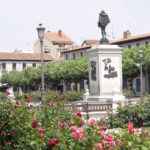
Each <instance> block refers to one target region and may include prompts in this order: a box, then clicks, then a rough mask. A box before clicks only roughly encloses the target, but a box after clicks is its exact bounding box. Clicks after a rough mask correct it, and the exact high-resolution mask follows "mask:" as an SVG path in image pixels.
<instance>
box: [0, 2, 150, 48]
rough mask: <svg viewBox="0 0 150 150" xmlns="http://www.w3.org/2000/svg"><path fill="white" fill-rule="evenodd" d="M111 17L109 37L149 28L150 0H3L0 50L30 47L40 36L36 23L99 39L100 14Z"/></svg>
mask: <svg viewBox="0 0 150 150" xmlns="http://www.w3.org/2000/svg"><path fill="white" fill-rule="evenodd" d="M102 9H103V10H105V11H106V12H107V13H108V15H109V16H110V18H111V23H110V24H109V25H108V27H107V31H108V35H109V37H110V38H113V37H114V38H119V37H121V36H122V32H123V31H125V30H128V29H129V30H130V31H131V32H132V33H133V34H141V33H146V32H150V16H149V15H150V0H0V21H1V23H0V50H3V51H4V50H14V49H23V50H31V49H32V45H33V42H34V40H36V39H37V33H36V27H37V25H38V24H39V23H41V22H42V23H43V24H44V26H45V27H46V29H47V30H50V31H57V30H59V29H61V30H62V31H64V32H65V33H66V34H67V35H68V36H69V37H70V38H71V39H72V40H73V41H74V42H76V43H81V42H82V41H83V40H85V39H99V35H100V30H99V29H98V27H97V22H98V14H99V12H100V11H101V10H102Z"/></svg>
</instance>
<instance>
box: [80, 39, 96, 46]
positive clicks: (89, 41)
mask: <svg viewBox="0 0 150 150" xmlns="http://www.w3.org/2000/svg"><path fill="white" fill-rule="evenodd" d="M83 44H86V45H97V44H99V41H98V40H94V39H91V40H85V41H83V43H82V45H83Z"/></svg>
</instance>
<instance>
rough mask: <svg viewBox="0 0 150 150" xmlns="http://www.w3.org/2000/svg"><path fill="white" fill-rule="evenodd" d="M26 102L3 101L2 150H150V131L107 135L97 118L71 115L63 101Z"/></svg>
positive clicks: (0, 121)
mask: <svg viewBox="0 0 150 150" xmlns="http://www.w3.org/2000/svg"><path fill="white" fill-rule="evenodd" d="M26 104H27V103H24V102H23V101H17V102H16V103H10V102H9V101H1V102H0V135H1V136H0V149H1V150H11V149H12V150H13V149H16V150H35V149H36V150H98V149H100V147H102V149H103V150H108V149H111V150H116V149H118V150H121V149H125V150H130V149H131V150H132V149H137V150H138V149H139V150H142V149H143V150H144V149H148V148H149V147H150V142H149V138H150V135H149V133H148V132H143V133H141V134H136V133H135V134H129V133H128V132H127V131H126V129H124V130H120V131H119V132H117V134H116V133H110V132H109V130H108V131H107V132H105V130H103V126H102V127H101V126H100V124H99V123H98V122H96V120H94V119H92V118H91V119H89V120H87V121H85V120H83V118H82V117H81V116H82V114H81V113H80V112H78V113H72V112H69V111H68V109H65V107H64V104H63V103H62V102H60V101H59V102H53V101H47V102H46V103H45V105H43V106H42V107H41V108H38V109H36V108H32V107H29V106H27V105H26Z"/></svg>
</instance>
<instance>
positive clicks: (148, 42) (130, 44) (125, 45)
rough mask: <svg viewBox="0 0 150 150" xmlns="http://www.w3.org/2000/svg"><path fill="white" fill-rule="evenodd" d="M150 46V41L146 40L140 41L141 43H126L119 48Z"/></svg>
mask: <svg viewBox="0 0 150 150" xmlns="http://www.w3.org/2000/svg"><path fill="white" fill-rule="evenodd" d="M147 44H150V39H145V40H139V41H136V42H135V41H134V42H126V43H123V44H119V46H121V47H125V48H131V47H135V46H137V47H138V46H141V45H147Z"/></svg>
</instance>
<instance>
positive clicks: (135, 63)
mask: <svg viewBox="0 0 150 150" xmlns="http://www.w3.org/2000/svg"><path fill="white" fill-rule="evenodd" d="M139 50H142V51H143V58H140V52H139ZM141 61H142V63H143V69H144V70H147V71H148V72H149V71H150V70H149V68H148V67H149V66H150V45H147V46H141V47H133V48H127V49H124V50H123V75H124V76H127V77H134V76H136V75H137V73H138V72H139V65H140V63H141Z"/></svg>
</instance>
